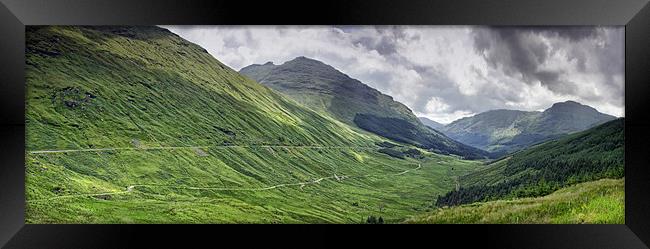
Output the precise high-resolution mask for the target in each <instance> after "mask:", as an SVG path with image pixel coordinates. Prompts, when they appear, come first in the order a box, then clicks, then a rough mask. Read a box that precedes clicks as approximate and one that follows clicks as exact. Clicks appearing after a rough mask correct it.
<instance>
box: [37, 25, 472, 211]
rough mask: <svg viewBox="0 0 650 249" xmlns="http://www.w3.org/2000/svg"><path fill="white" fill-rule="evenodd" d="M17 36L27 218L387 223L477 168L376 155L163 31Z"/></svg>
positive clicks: (359, 140)
mask: <svg viewBox="0 0 650 249" xmlns="http://www.w3.org/2000/svg"><path fill="white" fill-rule="evenodd" d="M26 40H27V51H26V57H27V71H26V77H27V104H26V105H27V110H26V124H27V126H26V129H27V132H26V133H27V137H26V146H27V151H28V152H27V155H26V173H27V176H26V198H27V206H26V222H27V223H236V222H246V223H248V222H251V223H260V222H261V223H276V222H277V223H305V222H311V223H313V222H316V223H321V222H323V223H330V222H346V223H356V222H362V221H365V219H366V217H367V216H369V215H374V216H382V217H383V218H384V220H386V221H387V222H396V221H399V220H400V219H402V218H403V217H406V216H408V215H412V214H413V213H416V212H421V211H426V210H427V209H428V208H430V200H431V198H433V196H435V195H439V194H443V193H445V192H447V191H449V190H450V189H452V188H453V186H454V181H453V179H454V177H457V176H459V175H461V174H466V173H468V172H470V171H472V170H473V169H475V168H476V167H477V165H479V163H478V162H475V161H464V160H459V159H457V158H456V157H451V156H442V155H437V154H433V153H429V152H422V156H418V157H409V156H406V157H401V158H396V157H393V156H390V155H387V154H385V153H382V152H380V151H379V150H380V147H378V146H376V144H378V143H380V142H382V141H384V140H385V139H382V138H380V137H378V136H376V135H372V134H369V133H364V132H359V131H358V130H357V129H353V128H351V127H349V126H348V125H346V124H344V123H342V122H339V121H337V120H334V119H332V118H331V117H328V116H325V115H322V114H320V113H318V112H315V111H313V110H311V109H308V108H305V107H303V106H302V105H300V104H299V103H297V102H295V101H293V100H290V99H287V98H285V97H284V96H281V95H279V94H277V93H275V92H274V91H272V90H270V89H269V88H267V87H265V86H263V85H261V84H259V83H257V82H255V81H253V80H251V79H249V78H247V77H244V76H242V75H240V74H239V73H237V72H235V71H234V70H232V69H230V68H228V67H226V66H225V65H223V64H222V63H221V62H219V61H217V60H216V59H214V58H213V57H212V56H210V55H209V54H208V53H207V52H206V51H205V50H204V49H202V48H201V47H199V46H197V45H195V44H192V43H189V42H187V41H185V40H183V39H182V38H180V37H178V36H177V35H175V34H173V33H171V32H169V31H167V30H165V29H161V28H157V27H114V26H103V27H68V26H65V27H63V26H59V27H52V26H43V27H28V28H27V30H26ZM407 149H408V148H407V147H402V148H401V150H403V151H409V150H407ZM423 186H426V187H423Z"/></svg>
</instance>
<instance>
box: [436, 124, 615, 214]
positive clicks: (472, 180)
mask: <svg viewBox="0 0 650 249" xmlns="http://www.w3.org/2000/svg"><path fill="white" fill-rule="evenodd" d="M624 123H625V119H624V118H619V119H616V120H613V121H609V122H607V123H605V124H602V125H599V126H597V127H594V128H591V129H589V130H586V131H582V132H578V133H575V134H571V135H568V136H566V137H563V138H561V139H558V140H555V141H549V142H546V143H543V144H540V145H536V146H533V147H531V148H528V149H525V150H522V151H518V152H516V153H514V154H512V155H510V156H509V157H507V158H505V159H503V160H500V161H497V162H493V163H491V164H489V165H487V166H485V168H483V169H480V170H477V171H476V172H473V173H470V174H468V175H465V176H462V177H461V178H460V185H461V188H460V189H459V190H455V191H452V192H449V193H447V194H446V195H444V196H441V197H439V198H438V200H437V201H436V203H437V205H438V206H446V205H459V204H465V203H472V202H476V201H485V200H494V199H501V198H509V197H528V196H540V195H544V194H548V193H550V192H551V191H554V190H556V189H558V188H560V187H563V186H566V185H571V184H574V183H578V182H584V181H591V180H597V179H601V178H620V177H623V176H624V154H625V135H624V129H625V124H624Z"/></svg>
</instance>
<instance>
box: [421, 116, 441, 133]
mask: <svg viewBox="0 0 650 249" xmlns="http://www.w3.org/2000/svg"><path fill="white" fill-rule="evenodd" d="M418 119H419V120H420V122H422V124H424V125H426V126H429V127H431V128H433V129H434V130H441V129H443V128H444V127H445V125H443V124H441V123H438V122H436V121H433V120H431V119H428V118H426V117H418Z"/></svg>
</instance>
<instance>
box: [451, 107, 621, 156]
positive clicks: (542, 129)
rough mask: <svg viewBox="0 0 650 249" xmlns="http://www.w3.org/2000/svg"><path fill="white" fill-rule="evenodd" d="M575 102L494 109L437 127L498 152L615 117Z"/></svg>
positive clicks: (558, 135) (556, 136) (582, 128)
mask: <svg viewBox="0 0 650 249" xmlns="http://www.w3.org/2000/svg"><path fill="white" fill-rule="evenodd" d="M615 118H616V117H614V116H611V115H608V114H604V113H600V112H598V111H597V110H596V109H595V108H593V107H590V106H587V105H583V104H580V103H578V102H575V101H570V100H569V101H564V102H558V103H554V104H553V105H552V106H551V107H549V108H548V109H546V110H544V111H541V112H540V111H521V110H511V109H496V110H490V111H486V112H482V113H479V114H476V115H474V116H471V117H465V118H461V119H458V120H456V121H454V122H452V123H450V124H448V125H446V126H444V127H443V128H441V129H440V130H441V131H442V132H443V133H445V134H446V135H448V136H449V137H451V138H453V139H456V140H458V141H460V142H463V143H466V144H469V145H472V146H474V147H477V148H481V149H485V150H487V151H491V152H497V153H501V154H503V153H510V152H513V151H516V150H519V149H522V148H525V147H527V146H530V145H532V144H535V143H539V142H542V141H546V140H550V139H554V138H559V137H561V136H564V135H567V134H571V133H574V132H579V131H583V130H586V129H589V128H591V127H594V126H596V125H599V124H602V123H604V122H607V121H610V120H614V119H615Z"/></svg>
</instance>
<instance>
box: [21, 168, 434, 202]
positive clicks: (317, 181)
mask: <svg viewBox="0 0 650 249" xmlns="http://www.w3.org/2000/svg"><path fill="white" fill-rule="evenodd" d="M421 167H422V164H419V163H418V166H417V167H416V168H413V169H408V170H405V171H402V172H399V173H396V174H390V175H392V176H400V175H403V174H406V173H408V172H410V171H412V170H418V169H420V168H421ZM369 176H378V175H372V174H368V175H361V176H349V175H342V176H338V175H336V174H334V175H332V176H327V177H321V178H318V179H315V180H313V181H306V182H297V183H283V184H277V185H273V186H268V187H259V188H222V187H191V186H177V185H162V184H134V185H129V186H127V187H126V190H125V191H118V192H106V193H97V194H74V195H61V196H55V197H50V198H44V199H38V200H27V202H41V201H48V200H54V199H61V198H72V197H85V196H101V195H117V194H126V193H130V192H133V190H134V189H135V188H136V187H168V188H180V189H196V190H216V191H265V190H272V189H277V188H281V187H289V186H300V189H301V190H302V188H303V187H304V186H306V185H308V184H317V183H318V184H320V182H321V181H322V180H328V179H336V180H337V181H339V182H340V181H342V180H344V179H346V178H351V177H369Z"/></svg>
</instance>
